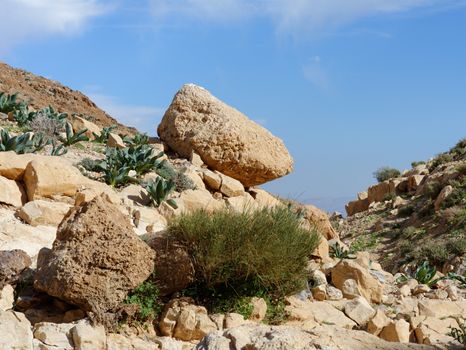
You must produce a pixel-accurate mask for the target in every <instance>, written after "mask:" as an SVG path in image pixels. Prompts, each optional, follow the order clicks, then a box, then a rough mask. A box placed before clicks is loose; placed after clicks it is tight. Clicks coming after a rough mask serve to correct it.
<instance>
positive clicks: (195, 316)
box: [159, 298, 217, 341]
mask: <svg viewBox="0 0 466 350" xmlns="http://www.w3.org/2000/svg"><path fill="white" fill-rule="evenodd" d="M160 320H161V321H160V324H159V327H160V331H161V333H162V334H163V335H165V336H171V337H174V338H176V339H181V340H184V341H190V340H200V339H202V338H203V337H205V336H206V335H207V334H208V333H210V332H213V331H216V330H217V326H216V324H215V323H214V322H213V321H212V320H211V319H210V318H209V316H208V315H207V310H206V309H205V308H204V307H203V306H196V305H193V304H192V300H189V299H188V298H183V299H173V300H171V301H170V302H169V303H168V304H167V305H166V306H165V310H164V312H163V314H162V316H161V318H160Z"/></svg>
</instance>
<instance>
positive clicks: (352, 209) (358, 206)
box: [345, 198, 369, 216]
mask: <svg viewBox="0 0 466 350" xmlns="http://www.w3.org/2000/svg"><path fill="white" fill-rule="evenodd" d="M368 209H369V199H368V198H364V199H358V200H356V201H351V202H349V203H348V204H346V205H345V210H346V214H348V216H351V215H354V214H357V213H361V212H363V211H366V210H368Z"/></svg>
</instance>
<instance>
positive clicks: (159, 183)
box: [145, 177, 178, 209]
mask: <svg viewBox="0 0 466 350" xmlns="http://www.w3.org/2000/svg"><path fill="white" fill-rule="evenodd" d="M145 188H146V191H147V193H149V196H150V198H151V200H152V204H153V205H154V206H155V207H158V206H160V204H162V203H163V202H167V204H169V205H170V206H171V207H172V208H174V209H177V208H178V206H177V205H176V202H175V201H174V200H173V199H168V196H169V195H170V193H172V192H173V190H174V189H175V183H174V182H173V181H171V180H168V181H167V180H164V179H162V178H161V177H157V178H156V179H155V180H153V181H151V182H149V183H147V184H146V185H145Z"/></svg>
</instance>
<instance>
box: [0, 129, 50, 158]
mask: <svg viewBox="0 0 466 350" xmlns="http://www.w3.org/2000/svg"><path fill="white" fill-rule="evenodd" d="M43 146H44V145H43V136H41V135H40V134H36V135H34V136H32V137H31V134H29V133H26V134H22V135H18V136H11V135H10V134H9V133H8V131H6V130H5V129H1V130H0V152H6V151H14V152H15V153H17V154H24V153H34V152H37V151H38V150H39V149H42V148H43Z"/></svg>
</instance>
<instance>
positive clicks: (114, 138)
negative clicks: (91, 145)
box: [107, 132, 126, 148]
mask: <svg viewBox="0 0 466 350" xmlns="http://www.w3.org/2000/svg"><path fill="white" fill-rule="evenodd" d="M107 146H108V147H113V148H125V147H126V145H125V143H124V142H123V140H122V138H121V137H120V135H118V134H115V133H113V132H111V133H109V134H108V139H107Z"/></svg>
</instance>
